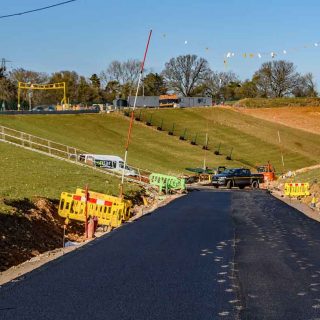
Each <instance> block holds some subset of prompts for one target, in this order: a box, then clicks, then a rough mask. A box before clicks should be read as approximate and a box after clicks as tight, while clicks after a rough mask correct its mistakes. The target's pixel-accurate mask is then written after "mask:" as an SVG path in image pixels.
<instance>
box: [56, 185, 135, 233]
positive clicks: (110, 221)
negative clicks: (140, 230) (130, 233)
mask: <svg viewBox="0 0 320 320" xmlns="http://www.w3.org/2000/svg"><path fill="white" fill-rule="evenodd" d="M85 206H86V197H85V191H84V190H82V189H77V190H76V193H74V194H72V193H67V192H62V193H61V197H60V204H59V210H58V213H59V215H60V216H61V217H63V218H68V219H73V220H78V221H85ZM131 207H132V202H131V201H128V200H123V199H121V198H117V197H113V196H109V195H107V194H103V193H98V192H92V191H89V197H88V199H87V209H88V211H87V212H88V218H89V217H97V218H98V224H100V225H107V226H111V227H113V228H117V227H119V226H120V225H121V224H122V223H123V222H125V221H127V220H129V218H130V216H131Z"/></svg>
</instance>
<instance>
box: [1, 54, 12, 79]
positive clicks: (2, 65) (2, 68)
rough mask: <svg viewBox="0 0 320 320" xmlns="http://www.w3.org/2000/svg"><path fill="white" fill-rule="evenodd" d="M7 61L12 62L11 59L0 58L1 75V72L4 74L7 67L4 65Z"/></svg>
mask: <svg viewBox="0 0 320 320" xmlns="http://www.w3.org/2000/svg"><path fill="white" fill-rule="evenodd" d="M7 62H12V61H9V60H7V59H5V58H2V59H1V69H0V75H1V73H2V74H4V73H5V71H6V70H7V67H6V63H7Z"/></svg>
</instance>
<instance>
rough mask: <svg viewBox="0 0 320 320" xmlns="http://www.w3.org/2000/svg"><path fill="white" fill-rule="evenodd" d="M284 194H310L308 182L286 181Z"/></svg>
mask: <svg viewBox="0 0 320 320" xmlns="http://www.w3.org/2000/svg"><path fill="white" fill-rule="evenodd" d="M284 194H285V195H286V196H288V197H306V196H309V195H310V185H309V183H286V184H285V185H284Z"/></svg>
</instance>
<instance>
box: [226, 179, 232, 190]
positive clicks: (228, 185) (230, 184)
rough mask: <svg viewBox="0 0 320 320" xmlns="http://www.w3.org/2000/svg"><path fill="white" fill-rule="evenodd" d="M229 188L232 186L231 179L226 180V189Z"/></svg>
mask: <svg viewBox="0 0 320 320" xmlns="http://www.w3.org/2000/svg"><path fill="white" fill-rule="evenodd" d="M231 188H232V181H231V180H229V181H228V182H227V189H231Z"/></svg>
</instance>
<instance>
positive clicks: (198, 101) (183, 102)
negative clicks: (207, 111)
mask: <svg viewBox="0 0 320 320" xmlns="http://www.w3.org/2000/svg"><path fill="white" fill-rule="evenodd" d="M209 106H212V98H209V97H181V98H179V102H178V105H177V107H180V108H191V107H209Z"/></svg>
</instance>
